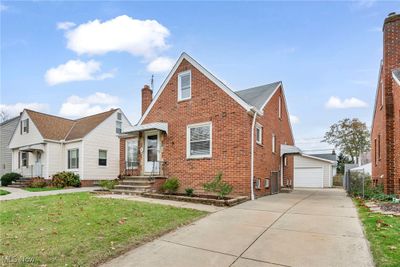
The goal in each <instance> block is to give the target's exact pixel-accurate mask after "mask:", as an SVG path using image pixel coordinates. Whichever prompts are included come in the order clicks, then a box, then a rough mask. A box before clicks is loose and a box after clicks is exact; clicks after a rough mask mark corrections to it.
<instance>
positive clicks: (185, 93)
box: [178, 70, 192, 101]
mask: <svg viewBox="0 0 400 267" xmlns="http://www.w3.org/2000/svg"><path fill="white" fill-rule="evenodd" d="M191 97H192V73H191V71H190V70H188V71H185V72H181V73H179V75H178V101H182V100H187V99H190V98H191Z"/></svg>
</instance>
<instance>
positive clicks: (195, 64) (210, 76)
mask: <svg viewBox="0 0 400 267" xmlns="http://www.w3.org/2000/svg"><path fill="white" fill-rule="evenodd" d="M184 59H185V60H187V61H188V62H189V63H190V64H192V65H193V67H195V68H196V69H198V70H199V71H200V72H201V73H202V74H203V75H205V76H206V77H207V78H208V79H209V80H211V81H212V82H213V83H215V84H216V85H217V86H218V87H220V88H221V89H222V90H223V91H224V92H225V93H227V94H228V95H229V96H230V97H232V98H233V99H234V100H235V101H236V102H237V103H238V104H239V105H241V106H242V107H243V108H244V109H245V110H246V111H250V110H251V106H250V105H249V104H247V103H246V102H245V101H244V100H243V99H241V98H240V97H239V96H238V95H236V94H235V93H234V92H233V91H232V90H231V89H230V88H229V87H228V86H226V85H225V84H224V83H222V82H221V81H220V80H219V79H218V78H217V77H215V76H214V75H213V74H212V73H210V72H209V71H208V70H207V69H205V68H204V67H203V66H201V65H200V64H199V63H198V62H196V61H195V60H194V59H193V58H191V57H190V56H189V55H188V54H186V53H182V54H181V56H180V57H179V59H178V61H177V62H176V63H175V65H174V67H173V68H172V70H171V71H170V73H169V74H168V76H167V78H166V79H165V80H164V82H163V84H162V85H161V87H160V89H159V90H158V92H157V94H156V95H155V97H154V98H153V101H151V103H150V105H149V107H148V108H147V109H146V112H145V113H144V114H143V116H142V117H141V118H140V120H139V122H138V124H142V122H143V121H144V119H145V118H146V117H147V115H148V114H149V113H150V110H151V109H152V108H153V106H154V104H155V103H156V102H157V100H158V98H159V97H160V95H161V94H162V92H163V91H164V89H165V87H166V86H167V84H168V82H169V80H170V79H171V78H172V76H173V75H174V74H175V72H176V70H177V69H178V67H179V65H180V64H181V63H182V61H183V60H184Z"/></svg>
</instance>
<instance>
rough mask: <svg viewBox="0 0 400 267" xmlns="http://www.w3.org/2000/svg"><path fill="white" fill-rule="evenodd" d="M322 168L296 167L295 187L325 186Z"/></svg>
mask: <svg viewBox="0 0 400 267" xmlns="http://www.w3.org/2000/svg"><path fill="white" fill-rule="evenodd" d="M323 180H324V172H323V169H322V168H319V167H318V168H307V167H306V168H295V169H294V187H323Z"/></svg>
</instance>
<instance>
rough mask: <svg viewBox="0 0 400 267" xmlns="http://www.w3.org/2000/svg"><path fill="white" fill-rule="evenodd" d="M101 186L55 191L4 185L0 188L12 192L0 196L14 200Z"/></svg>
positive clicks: (80, 190) (1, 198)
mask: <svg viewBox="0 0 400 267" xmlns="http://www.w3.org/2000/svg"><path fill="white" fill-rule="evenodd" d="M99 188H100V187H79V188H72V189H61V190H54V191H42V192H29V191H26V190H23V189H20V188H12V187H3V186H1V187H0V189H3V190H6V191H8V192H10V193H11V194H8V195H4V196H0V201H3V200H14V199H20V198H27V197H39V196H50V195H59V194H68V193H78V192H90V191H93V190H95V189H99Z"/></svg>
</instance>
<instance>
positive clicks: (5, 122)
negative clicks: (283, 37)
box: [0, 116, 19, 126]
mask: <svg viewBox="0 0 400 267" xmlns="http://www.w3.org/2000/svg"><path fill="white" fill-rule="evenodd" d="M17 119H19V116H17V117H14V118H11V119H8V120H5V121H3V122H2V123H0V126H3V125H5V124H7V123H10V122H12V121H14V120H17Z"/></svg>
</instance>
